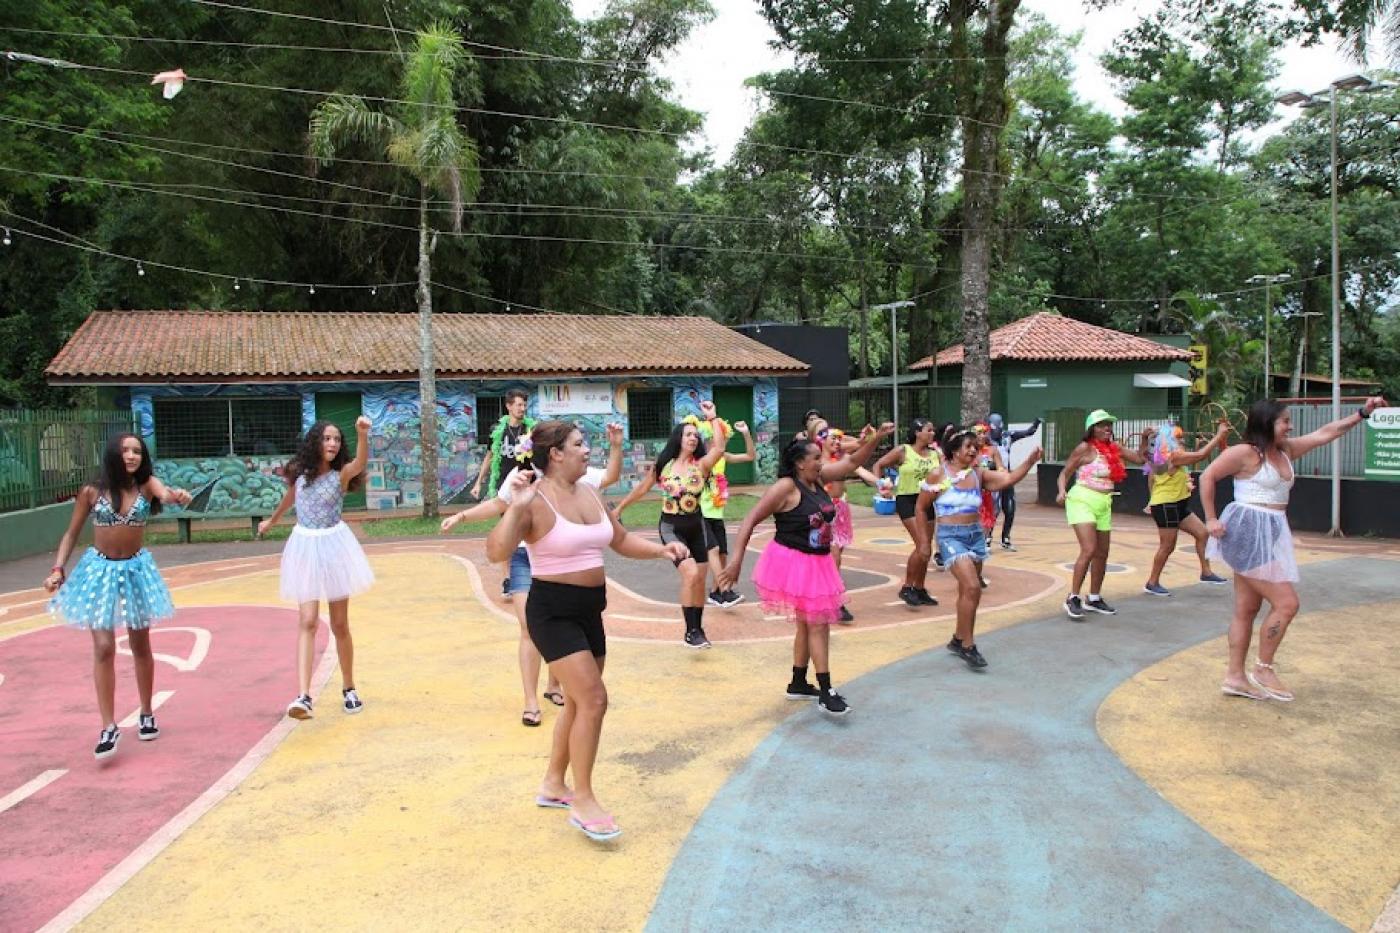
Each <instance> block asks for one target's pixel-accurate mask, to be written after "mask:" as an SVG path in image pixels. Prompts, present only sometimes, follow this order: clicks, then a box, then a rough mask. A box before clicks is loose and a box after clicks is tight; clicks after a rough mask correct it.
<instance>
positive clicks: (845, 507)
mask: <svg viewBox="0 0 1400 933" xmlns="http://www.w3.org/2000/svg"><path fill="white" fill-rule="evenodd" d="M855 539H856V529H855V525H853V524H851V504H850V503H849V502H847V501H846V499H845V497H842V498H840V499H837V500H836V520H835V521H833V522H832V523H831V543H832V545H833V546H834V547H839V548H840V549H841V550H843V551H844V550H845V549H846V548H848V547H850V546H851V542H852V541H854V540H855Z"/></svg>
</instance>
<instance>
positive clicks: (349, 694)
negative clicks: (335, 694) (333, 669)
mask: <svg viewBox="0 0 1400 933" xmlns="http://www.w3.org/2000/svg"><path fill="white" fill-rule="evenodd" d="M340 694H341V696H343V697H344V698H345V712H347V713H358V712H359V711H360V710H362V709H364V708H365V704H364V703H363V702H362V701H361V700H360V695H359V694H358V693H356V692H355V688H354V687H346V688H345V689H344V690H342V691H340Z"/></svg>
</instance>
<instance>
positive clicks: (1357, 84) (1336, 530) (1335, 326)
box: [1275, 74, 1389, 538]
mask: <svg viewBox="0 0 1400 933" xmlns="http://www.w3.org/2000/svg"><path fill="white" fill-rule="evenodd" d="M1388 87H1389V85H1388V84H1380V83H1378V82H1376V81H1373V80H1371V79H1370V78H1368V77H1366V76H1365V75H1363V74H1351V75H1346V76H1344V77H1341V78H1338V79H1337V80H1335V81H1333V82H1332V83H1331V84H1330V85H1328V86H1327V87H1325V88H1323V89H1322V90H1320V91H1317V92H1315V93H1313V94H1304V93H1303V92H1302V91H1289V92H1288V93H1286V94H1283V95H1280V96H1279V97H1277V98H1275V101H1276V102H1277V103H1280V104H1285V105H1289V106H1300V107H1302V108H1303V109H1305V110H1307V109H1311V108H1314V107H1321V106H1324V105H1326V106H1327V107H1328V109H1329V110H1330V111H1331V133H1330V135H1331V137H1332V158H1331V162H1332V420H1333V421H1340V420H1341V418H1342V273H1341V269H1342V248H1341V239H1340V237H1339V236H1338V232H1337V95H1338V94H1340V93H1341V92H1342V91H1363V92H1364V91H1382V90H1385V89H1387V88H1388ZM1324 96H1325V97H1326V100H1325V101H1324V100H1323V97H1324ZM1331 447H1332V527H1331V529H1330V530H1329V531H1328V532H1327V534H1328V536H1329V537H1333V538H1339V537H1341V535H1342V448H1341V445H1340V444H1332V445H1331Z"/></svg>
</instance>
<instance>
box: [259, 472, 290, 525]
mask: <svg viewBox="0 0 1400 933" xmlns="http://www.w3.org/2000/svg"><path fill="white" fill-rule="evenodd" d="M296 501H297V487H296V477H292V481H291V482H290V483H288V484H287V491H286V492H284V493H282V501H281V502H279V503H277V508H275V509H273V510H272V514H271V515H269V516H268V517H267V518H264V519H263V520H262V521H260V522H258V537H259V538H261V537H262V536H263V535H265V534H267V530H268V529H269V528H271V527H272V526H273V525H275V524H277V523H278V522H279V521H281V520H282V516H283V515H286V514H287V510H288V509H290V508H291V507H292V503H294V502H296Z"/></svg>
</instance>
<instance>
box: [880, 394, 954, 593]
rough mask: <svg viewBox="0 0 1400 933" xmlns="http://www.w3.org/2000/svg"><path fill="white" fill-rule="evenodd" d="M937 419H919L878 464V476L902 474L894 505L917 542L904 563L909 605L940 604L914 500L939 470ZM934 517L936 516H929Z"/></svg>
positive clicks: (930, 550)
mask: <svg viewBox="0 0 1400 933" xmlns="http://www.w3.org/2000/svg"><path fill="white" fill-rule="evenodd" d="M934 430H935V429H934V426H933V422H932V421H929V420H928V419H927V418H915V419H914V420H913V421H911V422H910V423H909V433H908V434H907V435H906V436H905V438H904V441H905V442H904V443H903V444H901V445H899V446H898V447H895V448H894V449H892V450H891V451H890V452H889V453H887V454H885V455H884V456H883V457H881V458H880V462H879V463H877V464H875V473H876V475H877V476H884V475H885V470H886V469H888V468H890V467H897V468H898V471H899V472H898V474H897V476H896V479H895V486H894V493H895V495H894V508H895V513H896V514H897V515H898V516H899V520H900V522H901V523H903V525H904V530H905V531H907V532H908V533H909V538H910V540H911V541H913V542H914V550H913V552H911V553H910V555H909V560H908V561H907V562H906V563H905V565H904V584H903V585H902V586H901V587H900V588H899V598H900V599H902V600H904V602H905V604H906V605H908V606H913V607H915V608H918V607H919V606H937V605H938V600H936V599H934V598H933V597H932V596H930V595H929V592H928V587H927V585H926V584H927V580H928V562H929V557H930V556H931V555H932V553H933V547H932V544H931V543H930V541H929V538H928V535H926V534H924V533H923V532H921V531H920V530H919V524H918V523H917V522H915V521H914V503H915V501H916V500H917V499H918V498H919V484H920V483H921V482H923V480H924V477H925V476H927V475H928V474H929V473H930V472H932V471H933V470H936V469H938V462H939V461H938V448H937V447H935V446H934ZM928 517H929V518H933V516H932V515H930V516H928Z"/></svg>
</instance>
